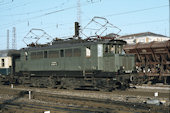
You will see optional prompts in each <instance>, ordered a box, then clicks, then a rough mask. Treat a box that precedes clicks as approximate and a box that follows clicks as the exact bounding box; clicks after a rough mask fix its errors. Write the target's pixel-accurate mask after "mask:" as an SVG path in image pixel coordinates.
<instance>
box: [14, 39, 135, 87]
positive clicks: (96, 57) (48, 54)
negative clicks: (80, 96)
mask: <svg viewBox="0 0 170 113" xmlns="http://www.w3.org/2000/svg"><path fill="white" fill-rule="evenodd" d="M124 44H126V42H124V41H122V40H96V41H86V40H74V39H72V40H66V41H55V42H53V44H52V45H48V46H44V47H43V46H40V47H38V46H35V47H29V48H24V49H22V50H21V53H20V56H21V57H20V59H17V60H16V61H15V63H16V67H15V72H16V74H15V75H17V77H19V81H18V82H19V83H22V84H29V85H32V86H39V87H41V86H45V87H47V86H52V87H60V88H61V87H62V88H76V87H93V88H94V87H95V88H96V87H97V88H99V89H102V88H104V89H113V87H114V86H115V87H121V86H128V82H129V77H130V76H131V74H132V72H133V71H134V69H135V68H134V67H135V62H134V60H135V59H134V56H133V55H125V54H123V51H122V48H123V45H124ZM101 86H102V88H101Z"/></svg>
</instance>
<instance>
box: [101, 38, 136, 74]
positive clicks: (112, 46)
mask: <svg viewBox="0 0 170 113" xmlns="http://www.w3.org/2000/svg"><path fill="white" fill-rule="evenodd" d="M125 44H126V42H125V41H123V40H111V41H109V43H106V44H104V45H103V46H104V70H105V71H109V72H116V73H119V74H121V73H132V72H133V71H134V67H135V64H134V60H135V59H134V55H127V54H124V51H123V46H124V45H125Z"/></svg>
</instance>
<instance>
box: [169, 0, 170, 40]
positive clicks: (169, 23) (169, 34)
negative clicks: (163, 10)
mask: <svg viewBox="0 0 170 113" xmlns="http://www.w3.org/2000/svg"><path fill="white" fill-rule="evenodd" d="M169 38H170V0H169Z"/></svg>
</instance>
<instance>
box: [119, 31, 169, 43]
mask: <svg viewBox="0 0 170 113" xmlns="http://www.w3.org/2000/svg"><path fill="white" fill-rule="evenodd" d="M120 39H123V40H125V41H127V43H128V44H134V43H138V42H143V43H147V42H152V41H166V40H169V39H170V38H169V37H167V36H164V35H160V34H156V33H152V32H143V33H136V34H130V35H124V36H120Z"/></svg>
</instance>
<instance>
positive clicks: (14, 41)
mask: <svg viewBox="0 0 170 113" xmlns="http://www.w3.org/2000/svg"><path fill="white" fill-rule="evenodd" d="M12 31H13V38H12V49H17V44H16V28H15V27H13V30H12Z"/></svg>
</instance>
